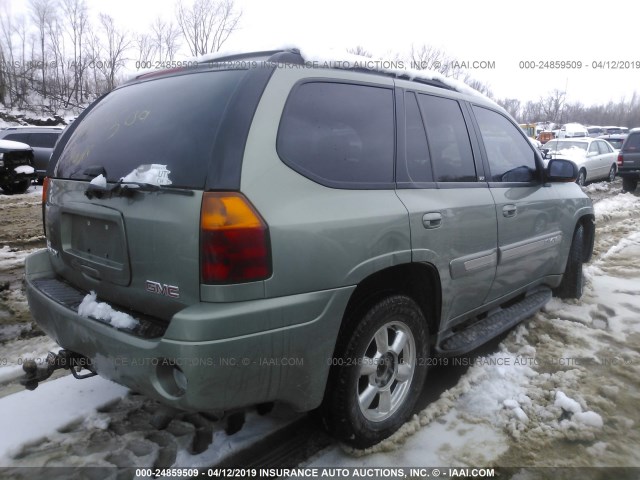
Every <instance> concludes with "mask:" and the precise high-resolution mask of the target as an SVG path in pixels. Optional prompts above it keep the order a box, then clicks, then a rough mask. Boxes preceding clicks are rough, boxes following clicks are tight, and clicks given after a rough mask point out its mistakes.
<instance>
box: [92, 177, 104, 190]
mask: <svg viewBox="0 0 640 480" xmlns="http://www.w3.org/2000/svg"><path fill="white" fill-rule="evenodd" d="M90 183H91V185H95V186H97V187H101V188H107V179H106V178H104V175H102V174H100V175H98V176H97V177H95V178H94V179H93V180H91V182H90Z"/></svg>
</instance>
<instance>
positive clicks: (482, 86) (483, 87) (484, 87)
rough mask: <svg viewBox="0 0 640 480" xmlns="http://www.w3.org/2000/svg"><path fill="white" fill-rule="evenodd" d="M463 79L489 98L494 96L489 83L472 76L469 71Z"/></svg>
mask: <svg viewBox="0 0 640 480" xmlns="http://www.w3.org/2000/svg"><path fill="white" fill-rule="evenodd" d="M463 81H464V83H466V84H467V85H469V86H470V87H471V88H473V89H474V90H477V91H478V92H480V93H482V94H483V95H486V96H487V97H489V98H492V97H493V92H492V91H491V87H490V86H489V84H488V83H485V82H483V81H481V80H478V79H476V78H472V77H471V75H469V74H468V73H467V74H465V76H464V79H463Z"/></svg>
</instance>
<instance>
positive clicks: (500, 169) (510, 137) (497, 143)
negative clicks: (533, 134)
mask: <svg viewBox="0 0 640 480" xmlns="http://www.w3.org/2000/svg"><path fill="white" fill-rule="evenodd" d="M473 111H474V113H475V116H476V120H477V121H478V126H479V127H480V133H481V134H482V141H483V142H484V148H485V150H486V152H487V160H488V161H489V168H490V169H491V180H490V181H492V182H531V181H534V180H535V179H536V159H535V154H534V152H533V147H532V146H531V143H530V142H529V141H528V140H527V139H526V138H524V136H523V134H522V133H521V131H520V130H519V129H518V128H517V127H516V126H515V125H513V124H512V123H511V122H510V121H509V120H507V119H506V118H505V117H503V116H502V115H500V114H499V113H496V112H493V111H491V110H488V109H486V108H482V107H475V106H474V107H473Z"/></svg>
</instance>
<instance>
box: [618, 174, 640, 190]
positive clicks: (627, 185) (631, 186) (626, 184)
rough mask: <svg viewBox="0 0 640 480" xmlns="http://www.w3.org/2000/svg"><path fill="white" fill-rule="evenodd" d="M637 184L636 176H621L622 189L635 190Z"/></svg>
mask: <svg viewBox="0 0 640 480" xmlns="http://www.w3.org/2000/svg"><path fill="white" fill-rule="evenodd" d="M637 186H638V179H637V178H629V177H622V191H623V192H635V191H636V187H637Z"/></svg>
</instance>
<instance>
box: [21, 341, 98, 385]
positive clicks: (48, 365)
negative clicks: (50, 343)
mask: <svg viewBox="0 0 640 480" xmlns="http://www.w3.org/2000/svg"><path fill="white" fill-rule="evenodd" d="M59 368H63V369H65V370H70V371H71V374H72V375H73V376H74V377H76V378H77V379H83V378H89V377H93V376H94V375H97V373H96V372H95V370H94V369H93V367H92V365H91V360H90V359H89V358H87V357H85V356H84V355H80V354H79V353H75V352H70V351H69V350H60V351H59V352H58V353H57V354H56V353H53V352H49V354H48V355H47V359H46V361H45V362H43V363H42V364H41V365H38V363H36V361H35V360H33V359H31V358H30V359H27V360H25V362H24V364H23V365H22V369H23V370H24V373H25V375H24V377H22V379H20V383H21V384H22V385H24V388H26V389H27V390H35V389H36V388H37V387H38V383H39V382H42V381H43V380H46V379H47V378H49V377H50V376H51V375H52V374H53V372H55V371H56V370H58V369H59ZM83 369H86V370H88V371H89V373H84V374H80V372H81V371H82V370H83Z"/></svg>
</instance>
